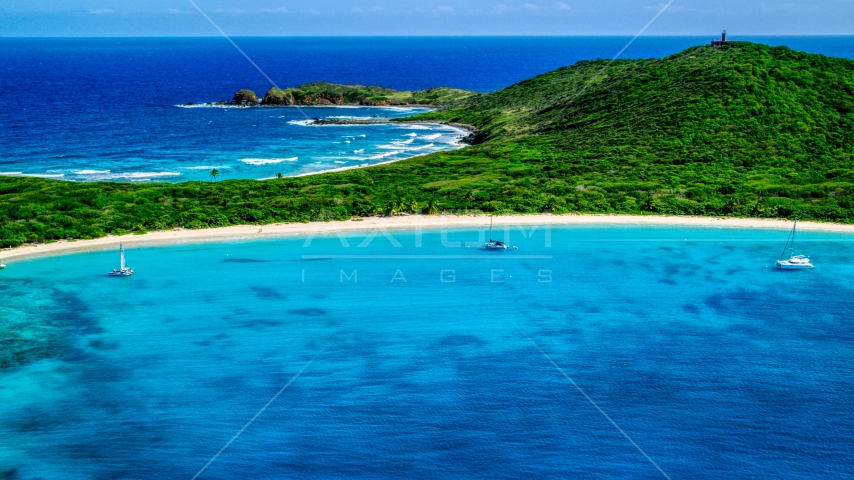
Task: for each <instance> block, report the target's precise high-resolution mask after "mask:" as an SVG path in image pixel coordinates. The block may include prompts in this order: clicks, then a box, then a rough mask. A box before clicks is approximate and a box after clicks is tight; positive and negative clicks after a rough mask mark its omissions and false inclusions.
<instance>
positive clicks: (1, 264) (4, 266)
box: [0, 262, 6, 270]
mask: <svg viewBox="0 0 854 480" xmlns="http://www.w3.org/2000/svg"><path fill="white" fill-rule="evenodd" d="M4 268H6V265H3V262H0V270H3V269H4Z"/></svg>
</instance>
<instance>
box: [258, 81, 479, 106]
mask: <svg viewBox="0 0 854 480" xmlns="http://www.w3.org/2000/svg"><path fill="white" fill-rule="evenodd" d="M476 95H478V94H477V93H475V92H469V91H467V90H459V89H456V88H446V87H440V88H431V89H428V90H392V89H389V88H382V87H367V86H364V85H338V84H334V83H327V82H316V83H309V84H306V85H302V86H300V87H298V88H286V89H284V90H279V89H278V88H271V89H270V90H269V91H268V92H267V94H266V95H265V96H264V100H265V103H267V104H274V105H276V104H283V105H318V104H329V103H333V104H336V105H444V104H448V103H451V102H453V101H456V100H461V99H463V98H466V97H471V96H476Z"/></svg>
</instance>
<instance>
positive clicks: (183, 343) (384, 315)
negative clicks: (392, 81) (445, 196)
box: [0, 227, 854, 479]
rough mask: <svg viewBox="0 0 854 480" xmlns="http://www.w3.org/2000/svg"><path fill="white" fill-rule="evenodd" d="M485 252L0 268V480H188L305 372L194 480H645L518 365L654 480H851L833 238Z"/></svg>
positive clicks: (275, 243) (270, 245) (843, 330)
mask: <svg viewBox="0 0 854 480" xmlns="http://www.w3.org/2000/svg"><path fill="white" fill-rule="evenodd" d="M508 233H509V237H508V238H506V240H508V241H509V243H510V244H511V245H516V246H518V250H508V251H503V252H488V251H483V250H480V249H479V248H478V247H477V245H478V244H482V242H483V236H484V234H485V233H484V231H480V232H477V231H475V230H473V229H472V230H454V231H450V232H446V233H444V234H442V233H439V232H437V231H424V232H423V233H422V234H417V233H416V232H392V233H390V235H391V238H389V237H387V236H386V235H384V234H383V233H379V234H377V235H375V236H373V237H371V236H369V235H368V234H367V233H364V234H348V235H347V236H346V237H343V240H342V239H341V238H339V237H337V236H331V237H317V238H314V239H312V240H311V241H310V242H307V241H306V239H305V238H293V239H279V240H263V241H262V240H259V241H253V242H248V241H247V242H236V243H228V242H224V243H212V244H201V245H183V246H173V247H158V248H154V247H151V248H140V247H137V248H129V249H128V251H127V256H128V263H129V265H130V266H131V267H133V268H134V269H136V271H137V275H136V276H134V277H131V278H125V279H119V278H110V277H107V276H106V275H105V273H106V272H107V271H109V270H111V269H112V268H114V267H115V266H116V263H117V257H118V255H117V252H97V253H85V254H75V255H68V256H61V257H55V258H50V259H40V260H31V261H20V262H10V263H11V265H10V266H9V268H7V269H6V270H4V271H2V272H0V295H2V297H0V298H2V303H3V308H2V310H0V320H2V322H3V324H4V325H5V326H6V330H7V334H8V332H9V331H10V328H9V325H13V324H14V325H16V327H15V329H11V331H12V332H13V333H15V334H17V335H19V336H20V338H19V339H18V343H16V345H18V346H19V347H20V348H21V349H29V350H28V352H29V354H30V355H31V356H41V357H45V358H42V359H41V360H38V361H32V362H29V363H24V364H20V365H18V366H15V367H7V368H5V369H3V370H0V478H3V476H4V473H3V472H5V476H6V477H11V478H20V479H32V478H45V479H50V478H81V479H88V478H136V479H148V478H152V479H153V478H188V479H189V478H192V477H193V476H194V475H196V473H197V472H199V470H200V469H202V467H204V466H205V464H206V463H207V462H208V461H209V460H211V458H212V457H213V456H214V455H215V454H216V453H217V452H218V451H219V450H220V449H221V448H222V447H223V446H224V445H226V443H227V442H228V441H229V440H230V439H231V438H232V437H233V436H234V435H235V434H236V433H237V432H238V431H239V430H240V429H241V428H242V427H243V426H244V425H245V424H246V422H248V421H249V420H250V419H251V418H252V417H253V416H254V415H255V414H256V413H257V412H258V411H259V410H261V408H262V407H263V406H264V405H265V404H266V403H267V402H268V401H270V400H271V399H272V398H273V397H274V396H275V395H276V393H277V392H279V391H280V389H281V388H282V387H283V386H285V385H286V384H287V383H288V382H289V381H290V380H291V379H292V378H293V377H294V375H295V374H297V372H299V371H300V369H302V368H304V367H305V370H304V371H303V373H302V374H301V375H300V376H299V377H298V378H296V379H295V380H293V382H292V383H291V384H290V386H289V387H288V388H287V389H286V390H284V391H283V392H282V393H281V395H280V396H279V397H277V398H276V399H275V401H273V402H272V403H271V404H270V406H269V407H268V408H267V409H266V410H264V411H263V412H262V413H261V414H260V415H259V416H258V417H257V419H256V420H255V421H254V422H253V423H252V424H251V425H249V426H248V427H247V428H246V429H245V430H244V431H243V432H242V434H241V435H240V436H239V437H238V438H237V439H236V440H234V442H233V443H231V444H230V446H229V447H228V448H227V449H226V450H225V451H224V452H223V453H222V454H221V455H220V456H219V457H218V458H217V459H216V460H215V461H214V462H212V463H211V464H210V466H209V467H208V468H207V469H206V470H205V471H204V472H203V473H202V475H201V476H200V477H199V478H223V479H224V478H382V477H395V478H403V477H405V478H438V477H442V478H472V477H479V478H615V479H616V478H663V476H662V474H661V473H660V472H659V471H658V470H657V469H656V468H655V467H654V466H653V465H652V464H651V463H650V462H649V461H648V460H647V459H645V458H644V456H643V455H641V453H640V452H639V451H638V450H637V449H636V448H635V447H634V446H633V445H632V444H631V443H630V442H629V441H628V440H627V439H626V438H625V437H623V436H622V435H621V434H620V432H619V431H618V430H617V429H616V428H615V427H614V426H613V425H612V424H611V423H609V422H608V420H607V419H606V418H605V417H604V416H603V415H602V414H601V413H600V412H599V411H597V409H596V408H594V406H593V405H591V403H589V402H588V401H587V400H586V399H585V397H584V396H582V394H581V393H580V392H579V391H578V390H576V389H575V387H573V385H572V384H571V383H570V382H569V381H568V380H567V378H565V377H563V376H562V375H561V373H560V372H559V371H558V370H557V369H556V368H555V367H554V366H553V365H552V364H551V363H550V362H549V360H548V359H547V358H546V357H545V356H544V355H543V354H542V353H541V352H540V351H539V350H538V348H537V347H539V348H540V349H542V351H543V352H545V353H546V354H547V355H548V356H549V357H550V358H551V359H552V360H554V362H555V363H556V364H557V365H558V366H560V367H561V368H562V369H563V370H564V371H565V372H566V374H567V375H568V376H569V377H570V378H571V379H572V380H574V381H575V382H577V384H578V386H579V387H581V388H582V389H583V390H584V391H585V392H586V393H587V394H588V395H589V396H590V398H591V399H592V400H593V401H595V402H596V403H597V404H598V405H599V406H600V407H601V408H602V410H603V411H604V412H606V413H607V414H608V415H609V416H610V417H611V418H612V419H613V420H614V422H615V423H616V424H617V425H619V426H620V427H621V428H622V429H623V430H624V431H625V432H626V433H627V434H628V435H629V436H630V437H631V438H632V439H633V440H634V441H635V443H636V444H637V445H638V446H639V447H640V448H642V449H643V450H644V451H645V452H646V453H647V454H648V455H649V457H650V458H651V459H652V460H654V461H655V462H656V463H657V464H658V465H659V466H660V467H661V469H662V470H663V471H664V472H666V474H667V475H668V476H670V477H671V478H674V479H675V478H720V479H724V478H726V479H730V478H784V477H785V478H850V471H851V470H850V466H851V465H852V462H854V439H852V438H854V437H852V435H851V433H852V427H854V413H852V410H851V405H852V404H854V388H852V387H854V374H852V371H851V365H852V360H854V348H852V340H854V335H852V320H851V311H852V307H854V291H852V280H854V266H852V264H851V262H850V259H851V258H854V243H852V239H854V237H852V236H850V235H841V234H829V233H803V234H801V235H799V236H800V244H799V250H802V253H806V254H810V255H812V258H813V260H814V262H815V263H816V265H817V268H816V269H815V270H813V271H803V272H779V271H775V270H774V269H773V268H771V266H772V265H773V262H774V261H775V260H776V258H777V257H778V256H779V254H780V250H781V249H782V245H783V243H784V242H785V239H786V235H787V232H785V231H782V230H779V231H777V230H762V231H760V230H730V229H711V228H709V229H687V228H665V227H660V228H653V227H649V228H640V227H637V228H622V227H597V228H582V227H573V228H567V227H562V228H552V229H551V230H546V229H545V228H544V227H540V228H539V229H537V230H534V231H532V230H531V229H530V227H527V230H525V231H524V232H523V231H522V230H520V229H515V228H514V229H512V230H509V232H507V231H505V232H503V233H501V234H498V235H496V236H498V237H499V239H501V237H503V236H505V235H508ZM457 242H459V245H457ZM466 242H472V244H473V246H466ZM344 243H346V244H347V245H349V247H347V246H344V245H343V244H344ZM395 245H399V246H395ZM443 271H444V272H443ZM354 272H355V273H354ZM443 280H444V281H443ZM7 343H8V342H7ZM16 348H17V347H16ZM7 353H8V351H7ZM19 353H20V352H19ZM315 356H316V359H315V360H314V361H313V362H312V363H311V364H310V365H308V366H306V365H307V364H308V362H309V361H310V360H311V359H312V358H313V357H315ZM18 358H20V359H25V358H31V357H27V356H26V355H24V354H23V353H22V354H21V355H20V356H19V357H18ZM22 361H23V360H22ZM16 475H17V476H16Z"/></svg>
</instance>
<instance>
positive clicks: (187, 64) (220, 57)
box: [0, 37, 854, 182]
mask: <svg viewBox="0 0 854 480" xmlns="http://www.w3.org/2000/svg"><path fill="white" fill-rule="evenodd" d="M710 39H711V37H646V38H643V37H642V38H639V39H638V40H637V41H636V42H634V44H632V46H631V47H629V48H628V49H627V50H626V51H625V53H624V54H623V57H624V58H648V57H662V56H666V55H669V54H673V53H676V52H679V51H681V50H683V49H685V48H688V47H691V46H694V45H702V44H706V43H708V41H709V40H710ZM740 39H742V40H751V41H757V42H763V43H769V44H774V45H788V46H790V47H791V48H796V49H800V50H806V51H809V52H814V53H822V54H825V55H833V56H840V57H847V58H854V37H746V38H740ZM236 41H237V43H238V44H239V45H240V46H241V48H243V50H244V51H245V52H246V53H247V54H248V55H249V56H250V57H252V58H253V60H254V61H255V62H256V63H257V64H258V65H259V66H260V67H261V68H262V69H263V70H264V71H265V72H266V73H267V74H268V75H269V76H270V77H271V78H272V79H273V80H274V81H275V82H276V83H277V84H278V85H279V86H281V87H289V86H297V85H301V84H304V83H309V82H315V81H321V80H323V81H330V82H336V83H347V84H365V85H380V86H385V87H390V88H396V89H423V88H430V87H437V86H448V87H457V88H464V89H471V90H477V91H482V92H486V91H492V90H497V89H501V88H504V87H506V86H509V85H511V84H513V83H515V82H518V81H521V80H524V79H527V78H530V77H533V76H535V75H538V74H541V73H544V72H547V71H550V70H554V69H556V68H558V67H561V66H565V65H571V64H573V63H575V62H577V61H579V60H585V59H596V58H612V57H613V56H614V55H615V54H616V53H617V52H619V51H620V50H621V49H622V48H623V46H624V45H625V44H626V43H627V42H628V41H629V38H627V37H506V38H501V37H440V38H430V37H419V38H306V37H299V38H238V39H236ZM270 86H271V85H270V84H268V83H267V81H266V80H265V79H264V78H263V76H262V75H261V74H260V73H258V72H257V71H256V70H255V69H254V68H253V67H252V66H251V65H250V64H249V62H247V61H246V59H245V58H243V57H242V56H241V55H240V53H238V52H237V50H235V49H234V48H233V47H232V46H231V45H230V44H229V43H228V42H227V41H226V40H225V39H224V38H171V39H170V38H158V39H133V38H122V39H11V38H6V39H0V131H2V135H0V173H5V174H18V175H38V176H48V177H52V178H60V179H65V180H77V181H85V180H114V181H137V182H147V181H172V182H178V181H186V180H200V179H201V180H206V179H208V173H209V172H210V170H211V169H212V168H217V169H218V170H219V171H220V178H222V179H228V178H267V177H271V176H275V175H276V174H277V173H282V174H283V175H298V174H304V173H310V172H317V171H322V170H330V169H335V168H347V167H351V168H352V167H357V166H362V165H370V164H374V163H378V162H383V161H389V160H395V159H402V158H407V157H411V156H415V155H418V154H423V153H429V152H432V151H439V150H444V149H449V148H457V147H458V146H459V145H458V144H457V139H458V138H459V136H460V132H459V131H456V130H454V129H449V128H439V127H425V129H422V130H421V131H418V132H413V131H411V130H407V129H404V128H400V127H389V126H382V127H375V126H372V127H322V128H318V127H306V126H305V125H302V124H301V122H302V121H304V120H305V119H306V117H311V118H314V117H341V116H377V117H389V116H400V115H408V114H411V113H412V112H413V111H411V110H409V111H407V110H403V111H401V110H397V109H353V108H349V109H336V108H320V109H311V108H308V109H303V110H302V111H300V110H298V109H294V108H277V109H269V108H255V109H234V108H232V109H223V108H215V109H211V108H207V109H205V108H194V109H182V108H179V107H177V106H176V105H179V104H184V103H187V102H196V103H199V102H209V101H217V100H228V99H231V97H232V95H233V94H234V92H236V91H237V90H239V89H242V88H251V89H253V90H255V91H256V92H257V93H259V95H262V94H263V93H264V92H266V91H267V90H268V89H269V88H270ZM413 133H414V134H417V135H416V136H415V137H413V135H412V134H413ZM413 139H414V140H413ZM410 140H413V141H410Z"/></svg>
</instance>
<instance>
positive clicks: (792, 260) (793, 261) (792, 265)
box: [777, 217, 815, 270]
mask: <svg viewBox="0 0 854 480" xmlns="http://www.w3.org/2000/svg"><path fill="white" fill-rule="evenodd" d="M797 228H798V217H795V225H794V226H793V227H792V233H791V234H790V235H789V238H788V239H787V240H786V246H785V247H783V253H781V254H780V259H779V260H777V268H779V269H781V270H804V269H807V268H815V267H814V266H813V264H812V263H811V262H810V257H807V256H806V255H795V230H796V229H797ZM787 248H788V249H789V259H788V260H784V259H783V257H784V256H785V255H786V249H787Z"/></svg>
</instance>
